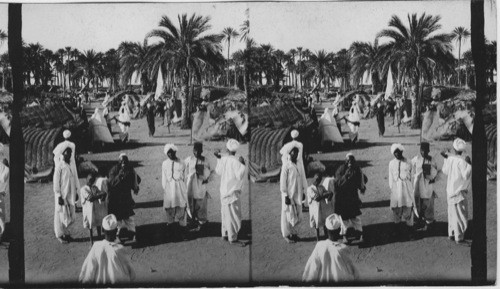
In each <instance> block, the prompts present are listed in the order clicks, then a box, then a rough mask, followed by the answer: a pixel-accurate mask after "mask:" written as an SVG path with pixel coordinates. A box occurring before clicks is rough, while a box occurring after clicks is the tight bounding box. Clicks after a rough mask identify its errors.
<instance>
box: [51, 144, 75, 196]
mask: <svg viewBox="0 0 500 289" xmlns="http://www.w3.org/2000/svg"><path fill="white" fill-rule="evenodd" d="M68 147H69V148H71V158H70V161H69V164H70V166H71V171H72V172H73V178H75V182H76V189H77V192H78V191H80V181H79V179H78V170H77V169H76V161H75V153H76V147H75V144H74V143H73V142H70V141H69V140H65V141H63V142H60V143H59V144H58V145H57V146H56V147H55V148H54V150H53V153H54V167H57V166H58V165H60V164H61V163H64V159H63V155H62V153H63V152H64V150H65V149H66V148H68Z"/></svg>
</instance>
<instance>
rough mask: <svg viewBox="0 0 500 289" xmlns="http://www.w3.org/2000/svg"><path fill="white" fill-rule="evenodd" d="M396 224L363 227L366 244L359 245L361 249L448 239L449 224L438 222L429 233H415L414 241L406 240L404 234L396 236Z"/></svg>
mask: <svg viewBox="0 0 500 289" xmlns="http://www.w3.org/2000/svg"><path fill="white" fill-rule="evenodd" d="M395 227H396V226H395V224H394V223H379V224H371V225H366V226H363V239H364V242H362V243H360V244H359V247H360V248H371V247H376V246H382V245H387V244H392V243H398V242H412V241H416V240H419V239H423V238H429V237H446V236H447V235H448V223H445V222H436V223H435V224H434V226H433V227H432V229H428V230H427V231H415V233H414V238H413V240H410V239H409V238H404V233H397V234H395V230H396V229H395Z"/></svg>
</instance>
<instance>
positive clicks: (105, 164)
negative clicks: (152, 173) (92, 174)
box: [92, 157, 142, 175]
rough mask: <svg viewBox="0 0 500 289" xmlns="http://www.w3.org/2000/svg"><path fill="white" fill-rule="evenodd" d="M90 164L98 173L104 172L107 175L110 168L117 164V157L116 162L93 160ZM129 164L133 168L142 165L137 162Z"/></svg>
mask: <svg viewBox="0 0 500 289" xmlns="http://www.w3.org/2000/svg"><path fill="white" fill-rule="evenodd" d="M92 163H93V164H94V165H95V166H96V167H97V168H98V169H99V172H101V171H102V172H105V173H106V175H107V174H108V173H109V171H110V170H111V168H112V167H113V166H115V165H117V164H118V157H117V158H116V161H101V160H93V161H92ZM129 163H130V164H131V165H132V167H133V168H138V167H142V165H141V164H140V162H138V161H129Z"/></svg>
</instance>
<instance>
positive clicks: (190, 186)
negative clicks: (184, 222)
mask: <svg viewBox="0 0 500 289" xmlns="http://www.w3.org/2000/svg"><path fill="white" fill-rule="evenodd" d="M202 154H203V144H202V143H201V142H195V143H194V146H193V156H190V157H187V158H186V159H185V160H184V164H185V165H186V173H187V195H188V200H189V207H190V208H191V215H192V216H193V218H192V220H193V222H196V223H197V225H199V226H200V227H199V228H201V226H203V225H204V224H205V223H207V221H208V220H207V205H208V199H209V198H210V195H209V194H208V191H207V185H206V184H207V183H208V181H209V179H210V176H211V174H212V171H211V169H210V164H209V163H208V160H207V158H205V157H204V156H203V155H202Z"/></svg>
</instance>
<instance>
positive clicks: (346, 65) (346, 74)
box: [333, 49, 351, 92]
mask: <svg viewBox="0 0 500 289" xmlns="http://www.w3.org/2000/svg"><path fill="white" fill-rule="evenodd" d="M333 62H334V63H335V72H334V75H335V77H337V78H340V80H341V90H342V91H343V92H345V91H346V90H347V89H349V88H350V83H349V80H350V79H351V57H350V54H349V51H347V49H341V50H339V51H338V52H337V53H335V55H334V60H333Z"/></svg>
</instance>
